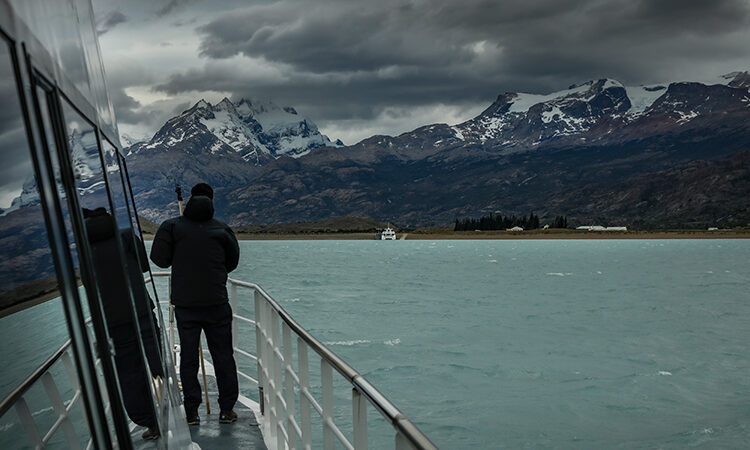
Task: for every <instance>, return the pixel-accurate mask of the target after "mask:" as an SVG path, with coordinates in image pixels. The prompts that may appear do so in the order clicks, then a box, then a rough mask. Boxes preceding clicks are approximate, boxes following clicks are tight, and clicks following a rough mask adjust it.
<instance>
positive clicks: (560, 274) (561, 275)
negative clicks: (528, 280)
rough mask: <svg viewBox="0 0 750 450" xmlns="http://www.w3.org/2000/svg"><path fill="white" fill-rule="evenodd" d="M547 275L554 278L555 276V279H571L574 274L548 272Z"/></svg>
mask: <svg viewBox="0 0 750 450" xmlns="http://www.w3.org/2000/svg"><path fill="white" fill-rule="evenodd" d="M547 275H552V276H555V277H569V276H571V275H573V274H572V273H570V272H566V273H562V272H547Z"/></svg>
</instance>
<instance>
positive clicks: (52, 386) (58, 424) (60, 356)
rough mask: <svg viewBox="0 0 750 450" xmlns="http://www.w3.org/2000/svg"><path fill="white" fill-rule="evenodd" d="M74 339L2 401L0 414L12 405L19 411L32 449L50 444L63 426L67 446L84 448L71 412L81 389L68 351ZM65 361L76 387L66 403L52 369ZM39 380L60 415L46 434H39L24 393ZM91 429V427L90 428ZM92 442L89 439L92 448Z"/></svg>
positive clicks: (71, 380) (69, 378) (2, 414)
mask: <svg viewBox="0 0 750 450" xmlns="http://www.w3.org/2000/svg"><path fill="white" fill-rule="evenodd" d="M70 343H71V341H70V340H68V341H67V342H66V343H65V344H63V346H62V347H60V349H59V350H57V351H56V352H55V353H53V354H52V356H50V357H49V358H48V359H47V361H45V362H44V363H43V364H42V365H41V366H39V368H37V369H36V370H35V371H34V373H32V374H31V375H30V376H29V377H28V378H27V379H26V380H25V381H24V382H23V383H21V385H20V386H18V387H17V388H16V389H15V390H14V391H13V392H12V393H11V394H10V395H8V397H6V398H5V400H3V402H2V403H0V417H5V414H6V413H8V412H9V411H10V410H11V408H14V409H15V410H16V414H17V415H18V420H19V421H20V422H21V426H22V427H23V429H24V432H25V433H26V436H27V438H28V441H29V444H31V447H33V448H44V447H46V446H47V444H49V442H50V439H52V436H53V435H54V434H55V433H56V432H57V431H58V430H59V429H60V428H62V431H63V434H64V435H65V442H66V444H67V445H68V448H71V449H76V448H81V442H80V440H79V437H78V434H77V433H76V429H75V426H74V425H73V421H72V420H71V419H70V415H71V411H72V410H73V408H74V407H75V405H76V402H78V400H79V399H80V398H81V389H80V387H79V385H78V377H77V375H76V371H75V368H74V367H73V361H72V360H71V357H70V354H69V353H68V351H69V348H70ZM58 362H62V364H63V366H64V367H65V373H66V374H67V376H68V380H69V381H70V383H71V385H72V386H73V396H72V397H71V398H70V399H69V400H68V402H67V403H68V404H67V406H66V405H65V402H64V401H63V399H62V396H61V395H60V390H59V389H58V387H57V383H55V379H54V377H53V376H52V373H51V370H52V368H53V367H54V366H55V365H56V364H57V363H58ZM38 381H41V382H42V385H43V386H44V390H45V391H46V393H47V397H48V399H49V403H50V404H51V406H52V410H53V411H54V413H55V415H56V416H57V417H56V419H55V421H54V423H53V424H52V426H51V427H50V428H49V430H47V431H46V432H45V433H44V435H42V433H40V431H39V428H38V427H37V424H36V421H35V420H34V417H33V415H32V413H31V410H30V409H29V407H28V404H27V402H26V399H25V396H26V394H27V392H28V391H29V389H31V387H32V386H34V385H35V384H36V383H37V382H38ZM87 431H88V430H87ZM91 443H92V441H91V440H89V447H90V446H91Z"/></svg>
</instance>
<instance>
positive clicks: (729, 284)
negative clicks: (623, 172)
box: [233, 240, 750, 449]
mask: <svg viewBox="0 0 750 450" xmlns="http://www.w3.org/2000/svg"><path fill="white" fill-rule="evenodd" d="M242 252H243V253H242V262H241V266H240V268H239V269H238V270H237V272H235V273H234V274H233V276H234V277H236V278H241V279H246V280H253V281H256V282H258V283H259V284H260V285H262V286H263V287H264V288H265V289H266V290H267V291H268V292H269V293H270V294H271V295H272V296H273V297H274V298H276V299H277V300H278V301H279V302H280V303H281V304H282V306H283V307H284V308H285V309H287V310H288V311H289V312H290V313H292V315H293V316H294V317H295V318H296V319H297V320H298V321H299V322H300V323H301V324H302V325H303V326H304V327H305V328H307V329H308V330H309V331H311V332H312V333H313V334H314V335H315V336H317V337H318V338H319V339H320V340H321V341H323V342H325V343H326V344H328V345H329V346H330V348H332V349H333V350H334V352H336V353H337V354H339V355H340V356H342V357H343V358H344V359H345V360H347V361H348V362H349V363H350V364H351V365H352V366H354V367H355V368H356V369H357V370H358V371H360V372H361V373H362V374H363V375H365V376H366V377H367V378H368V379H369V380H370V381H371V382H373V383H374V384H375V385H376V386H377V387H379V388H380V389H381V390H382V391H383V392H384V393H385V394H386V395H387V396H388V397H389V398H390V399H391V400H392V401H393V402H394V403H396V405H397V406H398V407H399V408H401V409H402V410H403V412H405V413H406V414H407V415H408V416H409V417H410V418H412V419H413V420H414V421H415V422H416V423H417V424H418V426H420V428H421V429H422V430H423V431H424V432H425V433H426V434H427V435H428V436H429V437H430V438H431V439H432V440H433V441H434V442H435V443H436V444H438V446H440V447H441V448H446V449H449V448H501V447H506V448H523V447H530V448H584V447H585V448H612V447H622V448H656V447H659V448H685V447H689V446H698V447H704V448H718V447H722V448H738V447H744V446H745V445H746V444H747V442H750V352H749V351H748V342H749V338H750V294H749V292H750V291H749V290H748V287H749V286H750V241H745V240H648V241H634V240H585V241H558V240H555V241H531V240H528V241H435V242H430V241H408V240H407V241H396V242H390V241H389V242H376V241H373V242H369V241H364V242H363V241H305V242H297V241H281V242H243V243H242Z"/></svg>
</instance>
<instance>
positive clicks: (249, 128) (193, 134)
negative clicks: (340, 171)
mask: <svg viewBox="0 0 750 450" xmlns="http://www.w3.org/2000/svg"><path fill="white" fill-rule="evenodd" d="M324 146H340V144H338V143H332V142H331V141H330V139H328V137H327V136H325V135H323V134H321V133H320V132H319V131H318V127H317V126H316V125H315V124H314V123H313V122H312V121H311V120H309V119H307V118H305V117H303V116H300V115H299V114H298V113H297V111H296V110H294V108H291V107H284V108H281V107H279V106H277V105H276V104H275V103H273V102H271V101H260V100H250V99H245V98H243V99H241V100H240V101H239V102H237V103H236V104H235V103H233V102H232V101H231V100H229V99H228V98H224V99H222V100H221V101H220V102H219V103H217V104H216V105H212V104H211V103H209V102H207V101H206V100H204V99H201V100H200V101H198V102H197V103H196V104H195V105H193V106H192V107H191V108H189V109H187V110H186V111H184V112H183V113H182V114H180V115H179V116H177V117H173V118H172V119H170V120H169V121H167V123H166V124H165V125H164V126H163V127H162V128H161V129H160V130H159V131H158V132H157V133H156V134H155V135H154V137H153V138H152V139H151V140H150V141H149V142H148V143H144V144H139V145H137V146H135V147H133V148H132V149H131V150H130V151H129V153H138V152H142V151H150V150H156V149H159V150H172V149H177V148H179V149H181V150H183V151H189V152H192V153H196V152H201V151H209V152H210V153H212V154H217V153H221V152H225V151H234V152H236V153H238V154H239V155H240V156H241V157H242V158H243V159H244V160H245V161H248V162H251V163H253V164H255V165H262V164H264V163H265V162H266V161H269V160H272V159H275V158H279V157H280V156H282V155H285V156H291V157H294V158H297V157H300V156H302V155H305V154H307V153H309V152H310V151H312V150H313V149H315V148H318V147H324ZM188 149H189V150H188Z"/></svg>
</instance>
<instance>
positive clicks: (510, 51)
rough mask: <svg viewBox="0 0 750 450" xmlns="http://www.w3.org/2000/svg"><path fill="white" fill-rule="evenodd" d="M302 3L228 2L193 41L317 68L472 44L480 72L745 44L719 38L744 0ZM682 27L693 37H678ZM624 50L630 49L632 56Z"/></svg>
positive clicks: (542, 72)
mask: <svg viewBox="0 0 750 450" xmlns="http://www.w3.org/2000/svg"><path fill="white" fill-rule="evenodd" d="M310 3H311V2H304V1H297V0H285V1H279V2H276V3H273V4H270V5H259V6H250V7H247V8H244V9H240V10H235V11H232V12H231V13H228V14H226V15H224V16H223V17H220V18H218V19H216V20H214V21H212V22H211V23H209V24H207V25H205V26H203V27H201V28H199V31H200V32H201V33H202V35H203V41H202V45H201V52H202V54H203V55H205V56H207V57H210V58H214V59H221V58H227V57H231V56H234V55H238V54H242V55H247V56H251V57H262V58H265V59H267V60H269V61H276V62H281V63H285V64H290V65H292V66H293V67H294V68H295V69H297V70H302V71H310V72H314V73H328V72H340V71H357V70H365V71H369V70H377V69H379V68H384V67H389V66H417V67H423V68H427V69H431V68H435V67H445V66H449V67H453V68H459V67H465V66H473V65H480V62H482V61H483V57H482V56H483V54H482V51H484V52H485V54H486V52H489V53H490V54H491V55H492V54H494V53H496V54H494V56H495V57H494V58H493V59H492V60H490V61H486V64H485V65H484V66H483V67H479V69H484V72H486V73H488V74H489V73H493V72H495V73H497V72H503V73H505V74H506V75H507V76H510V77H514V76H519V75H522V76H532V77H541V78H543V77H544V76H546V75H549V74H555V75H557V74H560V75H570V76H571V77H577V78H582V79H587V77H590V76H592V75H594V76H599V75H606V74H605V73H593V72H600V71H608V69H610V67H611V71H612V72H619V70H621V69H622V68H623V66H624V65H626V64H625V63H623V59H625V58H627V59H628V60H629V61H628V64H627V65H628V66H631V67H632V68H631V70H629V72H632V74H631V73H628V76H631V75H634V74H636V73H640V72H641V71H644V70H648V68H649V67H651V66H653V65H654V64H655V62H654V61H653V59H654V58H656V57H659V58H661V59H663V60H662V61H661V62H656V65H659V64H661V65H668V64H669V63H670V60H672V59H675V60H680V59H684V58H685V57H689V58H707V59H711V57H712V55H713V54H714V53H713V52H715V51H717V49H719V50H720V52H721V53H726V52H729V53H730V54H737V55H746V54H747V49H746V42H743V41H738V42H731V40H725V39H723V38H727V37H731V35H732V33H733V32H735V31H738V30H745V29H746V28H747V26H748V2H747V1H742V0H719V1H711V2H706V1H679V0H661V1H658V0H657V1H653V0H641V1H632V0H611V1H594V0H563V1H560V0H547V1H537V2H528V1H526V0H523V1H521V0H512V1H503V2H498V1H488V0H473V1H472V0H466V1H461V2H457V1H448V0H443V1H430V2H423V1H397V0H391V1H385V2H351V1H344V0H327V1H316V2H313V3H312V4H310ZM684 38H688V40H690V39H696V38H700V39H702V40H704V43H703V45H701V46H700V48H690V47H686V46H685V45H684V43H685V41H683V39H684ZM706 41H707V42H706ZM654 44H656V45H654ZM625 46H628V47H629V48H623V47H625ZM665 51H666V52H669V53H668V54H664V52H665ZM636 56H638V59H640V61H633V60H632V58H634V57H636ZM548 58H552V59H548ZM646 61H648V64H644V63H645V62H646Z"/></svg>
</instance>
